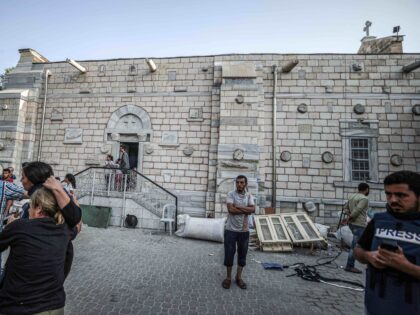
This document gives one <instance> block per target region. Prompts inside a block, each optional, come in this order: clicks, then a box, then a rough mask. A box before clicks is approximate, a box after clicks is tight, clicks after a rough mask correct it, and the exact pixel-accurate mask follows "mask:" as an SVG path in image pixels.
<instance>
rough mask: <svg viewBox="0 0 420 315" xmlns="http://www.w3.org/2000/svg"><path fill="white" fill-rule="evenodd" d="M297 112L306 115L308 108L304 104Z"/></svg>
mask: <svg viewBox="0 0 420 315" xmlns="http://www.w3.org/2000/svg"><path fill="white" fill-rule="evenodd" d="M297 111H298V112H299V113H301V114H304V113H306V112H307V111H308V106H307V105H306V104H304V103H302V104H300V105H299V106H298V108H297Z"/></svg>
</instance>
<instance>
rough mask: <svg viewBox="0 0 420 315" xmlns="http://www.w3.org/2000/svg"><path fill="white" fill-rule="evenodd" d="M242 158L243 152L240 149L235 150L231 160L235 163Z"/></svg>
mask: <svg viewBox="0 0 420 315" xmlns="http://www.w3.org/2000/svg"><path fill="white" fill-rule="evenodd" d="M243 158H244V151H243V150H241V149H236V150H235V151H233V159H234V160H236V161H240V160H242V159H243Z"/></svg>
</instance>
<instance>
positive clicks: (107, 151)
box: [100, 144, 111, 154]
mask: <svg viewBox="0 0 420 315" xmlns="http://www.w3.org/2000/svg"><path fill="white" fill-rule="evenodd" d="M100 150H101V153H103V154H105V153H109V151H110V150H111V148H110V146H109V145H106V144H104V145H103V146H101V149H100Z"/></svg>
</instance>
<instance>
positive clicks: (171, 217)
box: [160, 204, 176, 235]
mask: <svg viewBox="0 0 420 315" xmlns="http://www.w3.org/2000/svg"><path fill="white" fill-rule="evenodd" d="M175 211H176V206H175V205H174V204H166V205H164V206H163V210H162V219H160V222H163V223H165V232H166V223H169V235H172V224H173V223H174V222H175Z"/></svg>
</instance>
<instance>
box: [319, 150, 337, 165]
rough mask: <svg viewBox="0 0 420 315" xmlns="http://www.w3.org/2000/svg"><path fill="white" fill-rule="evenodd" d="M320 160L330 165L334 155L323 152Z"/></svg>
mask: <svg viewBox="0 0 420 315" xmlns="http://www.w3.org/2000/svg"><path fill="white" fill-rule="evenodd" d="M321 158H322V161H323V162H324V163H331V162H332V161H333V160H334V155H333V154H332V153H331V152H329V151H325V152H324V153H322V156H321Z"/></svg>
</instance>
